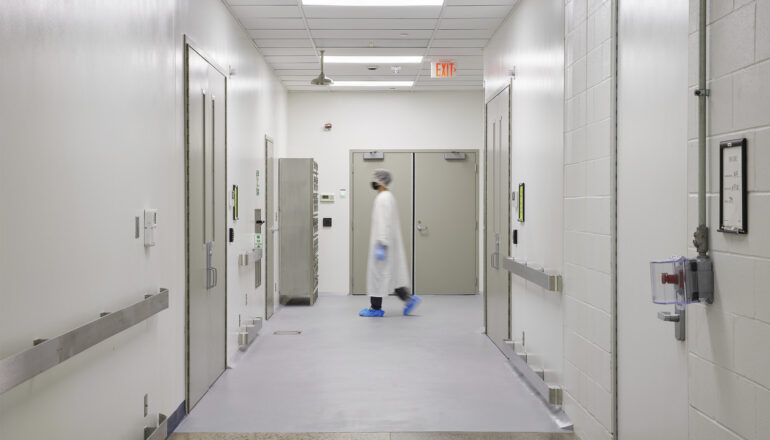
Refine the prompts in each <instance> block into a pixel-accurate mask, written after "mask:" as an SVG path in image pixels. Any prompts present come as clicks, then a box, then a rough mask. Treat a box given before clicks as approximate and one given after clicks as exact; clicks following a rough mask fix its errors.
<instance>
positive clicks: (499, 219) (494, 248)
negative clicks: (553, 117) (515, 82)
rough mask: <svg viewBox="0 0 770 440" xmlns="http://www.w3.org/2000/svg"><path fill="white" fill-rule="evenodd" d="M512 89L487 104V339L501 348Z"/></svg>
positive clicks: (507, 298) (506, 309)
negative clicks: (503, 261) (503, 262)
mask: <svg viewBox="0 0 770 440" xmlns="http://www.w3.org/2000/svg"><path fill="white" fill-rule="evenodd" d="M510 121H511V119H510V87H506V88H505V89H504V90H503V91H501V92H500V93H499V94H498V95H497V96H495V97H494V98H492V100H490V101H489V102H488V103H487V127H486V130H487V144H486V190H485V197H486V201H485V203H486V208H485V210H486V216H485V218H486V227H485V236H486V238H485V240H486V243H485V244H486V253H485V254H486V255H485V258H486V262H485V265H484V267H485V274H486V282H485V286H484V303H485V315H484V316H485V325H486V331H487V336H489V339H491V340H492V342H494V343H495V345H497V346H498V347H500V349H503V347H504V346H505V340H507V339H510V337H511V294H510V292H511V285H510V276H509V274H508V271H507V270H505V269H504V268H503V265H502V260H503V258H505V257H506V256H508V255H510V232H509V231H510V230H511V229H510V226H511V223H510V215H511V207H510V157H511V156H510V145H511V142H510Z"/></svg>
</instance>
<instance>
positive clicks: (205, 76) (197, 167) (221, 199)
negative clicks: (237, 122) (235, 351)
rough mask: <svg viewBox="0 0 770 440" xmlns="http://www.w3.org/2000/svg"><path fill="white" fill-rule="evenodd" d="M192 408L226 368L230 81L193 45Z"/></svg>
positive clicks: (190, 88) (190, 164) (189, 219)
mask: <svg viewBox="0 0 770 440" xmlns="http://www.w3.org/2000/svg"><path fill="white" fill-rule="evenodd" d="M186 74H187V99H186V103H187V108H186V122H187V130H186V135H187V136H186V144H187V226H188V228H187V240H186V241H187V255H188V262H187V279H188V292H187V294H188V295H187V302H188V314H187V404H188V408H189V409H192V407H193V406H195V404H196V403H198V401H199V400H200V399H201V398H202V397H203V395H204V394H205V393H206V391H208V389H209V387H210V386H211V385H212V384H213V383H214V381H216V380H217V378H218V377H219V376H220V375H221V374H222V372H223V371H224V370H225V357H226V347H225V342H226V341H225V301H226V298H225V291H226V289H225V283H226V275H225V270H226V269H225V258H226V257H225V246H226V239H225V237H226V235H227V234H226V230H227V222H226V219H227V204H226V197H227V194H226V192H227V190H226V177H225V169H226V168H225V157H226V154H225V107H226V105H225V102H226V80H225V77H224V76H223V75H222V74H221V73H220V72H219V71H218V70H216V69H215V68H214V67H213V66H211V65H210V64H209V63H208V62H207V61H206V60H205V59H204V58H203V57H202V56H200V55H199V54H198V53H197V52H195V50H194V49H192V48H191V47H189V46H188V47H187V71H186Z"/></svg>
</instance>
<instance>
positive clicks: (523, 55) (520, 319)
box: [484, 0, 614, 440]
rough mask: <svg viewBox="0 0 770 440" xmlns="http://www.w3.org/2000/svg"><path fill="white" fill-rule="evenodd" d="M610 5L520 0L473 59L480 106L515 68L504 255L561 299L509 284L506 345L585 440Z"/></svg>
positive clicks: (606, 354)
mask: <svg viewBox="0 0 770 440" xmlns="http://www.w3.org/2000/svg"><path fill="white" fill-rule="evenodd" d="M611 6H612V4H611V2H610V1H609V0H606V1H587V0H569V1H567V2H563V1H548V2H544V1H534V0H521V1H519V2H518V3H517V5H516V6H515V7H514V9H513V11H512V12H511V15H510V16H509V17H508V19H507V20H506V22H504V23H503V26H502V27H501V28H500V29H499V30H498V31H497V33H496V34H495V36H494V37H493V38H492V40H491V41H490V44H489V45H488V46H487V48H486V49H485V51H484V64H485V81H486V88H487V93H486V96H487V99H489V98H490V97H491V96H492V94H493V93H495V91H496V90H499V88H500V87H501V86H502V85H504V83H505V81H506V77H508V76H509V75H510V72H511V71H512V70H515V78H514V80H513V100H512V114H511V119H512V121H511V124H512V157H511V163H512V182H511V183H512V185H513V188H512V189H515V188H516V186H517V185H518V183H520V182H525V183H526V209H525V211H526V221H525V222H524V223H523V224H521V223H518V222H516V221H514V222H513V224H514V228H517V229H519V245H514V246H513V255H514V257H516V258H519V259H522V260H527V261H528V262H530V263H533V264H536V265H539V266H544V267H545V268H546V269H550V270H554V271H556V272H560V273H562V274H563V276H564V292H563V294H562V295H559V294H555V293H548V292H544V291H543V290H542V289H540V288H537V287H535V286H531V285H529V284H527V283H525V282H524V281H522V280H520V279H518V278H515V277H514V278H513V280H512V292H511V293H512V307H513V310H512V320H513V322H512V327H513V328H512V332H513V337H514V339H516V340H521V339H522V337H521V335H522V333H524V334H525V336H526V338H525V342H526V345H525V350H526V351H527V353H528V359H527V360H528V363H529V364H530V366H531V367H532V368H535V369H543V370H544V371H545V376H546V381H547V382H552V383H557V384H561V385H562V386H564V388H565V391H566V392H565V406H564V407H565V410H566V411H567V413H568V415H569V416H570V417H571V418H572V420H573V422H574V424H575V430H576V432H577V433H578V434H579V435H580V436H581V438H583V439H586V440H587V439H598V438H609V437H610V435H611V434H610V433H611V431H612V429H613V428H612V406H613V405H612V394H613V389H614V387H613V380H612V379H613V373H612V343H611V342H612V332H613V327H612V301H611V300H612V284H611V281H612V264H611V263H612V247H611V240H612V231H611V224H612V223H611V209H610V207H611V203H612V197H611V177H612V173H611V166H610V156H611V147H612V145H613V144H612V142H611V140H612V130H611V126H612V123H613V120H612V108H613V106H612V99H613V95H612V93H611V88H612V85H613V80H612V70H611V68H610V67H611V56H612V51H611V47H612V45H613V42H614V40H613V37H612V30H613V28H612V16H611V13H610V12H611ZM512 215H513V218H514V219H515V218H516V211H515V208H514V212H513V213H512Z"/></svg>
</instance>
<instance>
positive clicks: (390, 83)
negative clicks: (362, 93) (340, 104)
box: [333, 81, 414, 87]
mask: <svg viewBox="0 0 770 440" xmlns="http://www.w3.org/2000/svg"><path fill="white" fill-rule="evenodd" d="M413 85H414V81H335V83H334V84H333V86H334V87H412V86H413Z"/></svg>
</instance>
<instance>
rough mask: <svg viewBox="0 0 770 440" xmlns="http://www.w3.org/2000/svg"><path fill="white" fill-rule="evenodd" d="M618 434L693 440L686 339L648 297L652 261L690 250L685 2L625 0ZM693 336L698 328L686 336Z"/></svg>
mask: <svg viewBox="0 0 770 440" xmlns="http://www.w3.org/2000/svg"><path fill="white" fill-rule="evenodd" d="M618 31H619V36H618V43H619V47H618V52H619V59H618V132H617V135H618V156H617V160H618V164H617V166H618V171H617V176H618V217H617V222H618V255H617V263H618V303H617V307H618V336H617V337H618V341H617V343H618V434H619V437H618V438H620V439H622V440H649V439H656V440H682V439H687V438H688V421H687V420H688V407H689V406H688V396H687V386H688V383H687V378H688V374H687V342H686V341H684V342H680V341H677V340H675V339H674V328H673V324H671V323H664V322H662V321H659V320H658V319H657V316H656V315H657V312H658V311H661V310H667V311H673V310H672V309H671V308H668V307H663V306H656V305H654V304H653V303H652V301H651V298H650V274H649V262H650V261H651V260H655V259H660V258H666V257H670V256H672V255H675V254H679V255H684V254H685V253H686V252H687V243H688V241H689V239H690V236H691V232H690V231H687V222H686V214H687V211H686V209H687V191H686V188H687V185H686V179H685V174H684V170H686V169H687V163H686V156H687V111H688V110H687V95H688V88H687V82H688V81H687V69H688V66H687V63H688V56H687V55H688V54H687V52H688V0H645V1H621V2H619V23H618ZM688 337H689V338H692V337H693V335H689V336H688Z"/></svg>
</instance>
